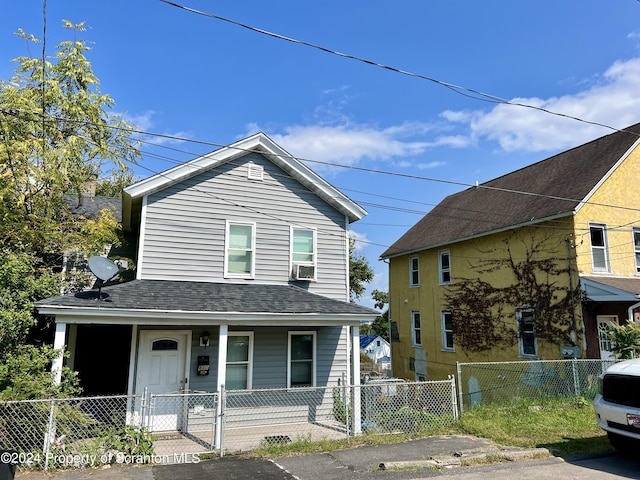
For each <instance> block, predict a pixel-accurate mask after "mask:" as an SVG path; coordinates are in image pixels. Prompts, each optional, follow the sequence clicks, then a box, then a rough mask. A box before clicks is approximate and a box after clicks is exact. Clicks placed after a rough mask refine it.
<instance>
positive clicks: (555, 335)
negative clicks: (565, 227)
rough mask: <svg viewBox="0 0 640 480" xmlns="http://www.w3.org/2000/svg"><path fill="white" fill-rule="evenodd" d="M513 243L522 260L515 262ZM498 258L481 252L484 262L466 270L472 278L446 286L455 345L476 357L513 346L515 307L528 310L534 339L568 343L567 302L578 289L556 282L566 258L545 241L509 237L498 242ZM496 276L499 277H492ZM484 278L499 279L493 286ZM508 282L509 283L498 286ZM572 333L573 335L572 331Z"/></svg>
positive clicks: (565, 270) (564, 273)
mask: <svg viewBox="0 0 640 480" xmlns="http://www.w3.org/2000/svg"><path fill="white" fill-rule="evenodd" d="M513 242H519V243H520V245H521V246H522V247H523V248H522V250H523V251H524V255H523V256H522V257H521V258H516V257H515V256H514V254H513V251H512V246H513ZM504 245H505V250H504V251H505V252H506V253H507V255H506V256H505V257H503V258H492V257H491V254H493V253H495V252H494V251H492V252H481V254H482V255H483V256H485V257H486V258H485V259H483V260H480V261H479V262H478V263H477V264H475V265H471V269H472V270H473V271H475V272H476V275H475V276H473V277H471V278H461V279H456V281H455V283H454V284H452V285H451V286H449V287H447V290H446V294H445V303H446V308H447V309H448V310H450V311H451V312H452V320H453V331H454V336H455V342H456V344H457V345H459V346H460V347H461V348H462V349H463V350H466V351H470V352H479V351H484V350H489V349H492V348H495V347H498V346H501V345H502V346H511V345H515V344H516V342H517V337H518V331H517V327H516V322H515V309H516V308H517V307H526V308H532V309H533V310H534V312H535V314H534V322H535V325H534V328H535V334H536V338H538V339H543V340H548V341H549V342H555V343H567V344H571V343H572V338H571V337H572V334H571V333H572V330H573V329H574V328H576V327H575V325H573V322H572V318H573V314H574V312H573V305H572V297H573V298H580V289H579V286H575V288H574V289H573V291H571V288H569V287H568V286H567V285H568V284H569V283H568V282H567V283H563V282H562V281H561V279H568V278H569V277H568V275H569V274H570V269H569V266H568V264H567V258H566V257H562V256H561V255H560V253H559V252H558V251H556V250H555V249H554V248H553V247H552V246H551V239H550V238H548V237H542V238H531V239H528V240H527V241H525V240H522V239H518V238H517V237H516V236H511V237H509V238H507V239H506V240H505V241H504ZM497 273H500V274H499V275H497ZM486 278H500V279H501V281H502V283H501V284H500V285H495V284H494V283H491V282H490V281H488V280H484V279H486ZM506 278H510V279H511V281H506V282H505V281H504V279H506ZM576 333H577V332H576Z"/></svg>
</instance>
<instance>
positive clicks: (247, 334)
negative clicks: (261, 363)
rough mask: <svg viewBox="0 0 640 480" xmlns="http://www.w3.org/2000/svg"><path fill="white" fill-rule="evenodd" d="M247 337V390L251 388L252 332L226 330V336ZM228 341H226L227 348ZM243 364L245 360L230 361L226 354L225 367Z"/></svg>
mask: <svg viewBox="0 0 640 480" xmlns="http://www.w3.org/2000/svg"><path fill="white" fill-rule="evenodd" d="M247 336H248V337H249V359H248V361H247V362H246V363H247V388H246V389H247V390H251V389H252V388H253V332H239V331H233V332H227V337H247ZM228 345H229V343H228V342H227V348H228ZM230 364H231V365H241V364H242V365H244V364H245V362H230V361H229V358H228V354H227V361H226V365H225V368H226V367H227V366H229V365H230Z"/></svg>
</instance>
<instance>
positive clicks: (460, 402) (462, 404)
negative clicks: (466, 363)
mask: <svg viewBox="0 0 640 480" xmlns="http://www.w3.org/2000/svg"><path fill="white" fill-rule="evenodd" d="M461 365H462V364H461V363H460V362H456V371H457V373H458V392H459V395H460V399H459V400H458V405H459V406H460V415H462V414H463V413H464V400H463V398H462V367H461ZM454 389H455V387H454ZM453 395H454V396H455V391H454V392H453Z"/></svg>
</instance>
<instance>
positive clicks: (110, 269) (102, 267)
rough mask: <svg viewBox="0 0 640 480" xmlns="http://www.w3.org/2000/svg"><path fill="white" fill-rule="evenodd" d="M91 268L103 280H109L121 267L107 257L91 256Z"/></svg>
mask: <svg viewBox="0 0 640 480" xmlns="http://www.w3.org/2000/svg"><path fill="white" fill-rule="evenodd" d="M89 270H91V273H93V274H94V275H95V276H96V277H98V278H99V279H100V280H102V281H103V282H107V281H109V280H111V279H112V278H113V277H115V276H116V275H117V274H118V273H119V272H120V269H119V268H118V266H117V265H116V264H115V263H113V262H112V261H111V260H109V259H108V258H106V257H99V256H95V257H91V258H90V259H89Z"/></svg>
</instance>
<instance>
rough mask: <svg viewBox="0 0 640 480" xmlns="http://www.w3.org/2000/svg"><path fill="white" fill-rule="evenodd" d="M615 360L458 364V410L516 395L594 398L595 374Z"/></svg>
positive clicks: (534, 397)
mask: <svg viewBox="0 0 640 480" xmlns="http://www.w3.org/2000/svg"><path fill="white" fill-rule="evenodd" d="M614 363H616V361H615V360H586V359H584V360H583V359H571V360H531V361H518V362H483V363H458V364H457V373H458V392H459V403H460V410H461V411H463V410H464V408H470V407H473V406H474V405H478V404H480V403H507V402H509V401H511V400H513V399H516V398H530V399H536V398H544V397H574V398H575V397H585V398H587V399H593V398H594V396H595V394H596V393H597V389H598V376H599V375H600V374H601V373H602V372H604V371H605V370H606V369H607V368H608V367H609V366H610V365H613V364H614Z"/></svg>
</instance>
